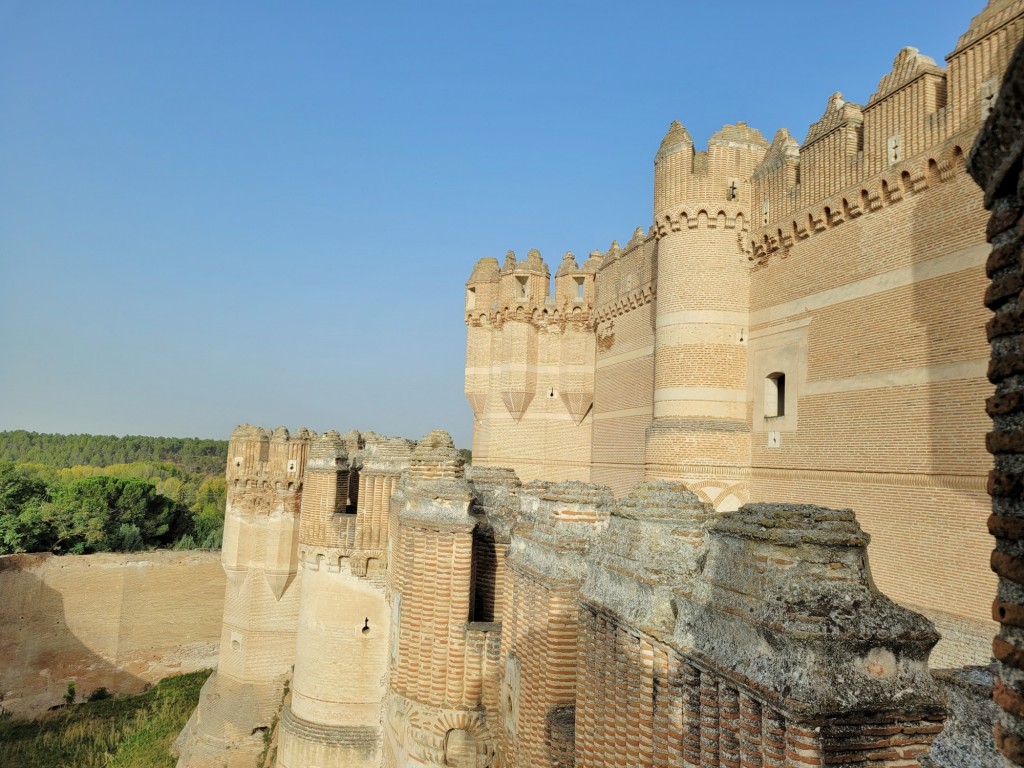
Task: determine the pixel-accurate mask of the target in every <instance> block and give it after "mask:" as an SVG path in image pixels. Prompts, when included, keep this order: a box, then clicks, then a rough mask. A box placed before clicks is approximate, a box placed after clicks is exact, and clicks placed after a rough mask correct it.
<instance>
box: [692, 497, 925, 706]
mask: <svg viewBox="0 0 1024 768" xmlns="http://www.w3.org/2000/svg"><path fill="white" fill-rule="evenodd" d="M707 542H708V543H707V547H708V552H707V561H706V563H705V565H704V569H703V573H702V575H701V578H700V579H699V580H698V581H697V582H696V584H695V587H694V589H693V593H692V595H690V596H688V597H687V596H680V597H679V599H678V601H677V606H678V614H679V615H678V620H677V623H676V630H675V637H674V640H675V645H676V646H677V647H678V648H679V649H680V650H681V651H682V652H684V653H686V654H688V655H691V656H693V657H695V658H696V659H698V660H700V661H703V662H704V663H706V664H707V665H708V667H709V668H712V669H715V670H718V671H719V672H720V674H723V675H726V676H727V677H728V678H730V679H731V680H732V681H733V682H734V683H735V684H738V685H742V686H746V687H749V688H751V689H753V690H755V691H758V692H760V695H761V696H763V697H764V698H765V699H766V702H767V703H771V704H772V705H773V706H775V707H778V708H779V709H780V710H785V711H788V712H791V713H794V714H799V715H800V716H801V717H803V718H812V719H813V718H819V717H829V718H834V717H839V716H845V715H849V714H854V713H880V712H885V711H900V712H912V713H922V712H923V713H928V714H938V713H941V711H942V709H941V706H940V703H939V702H940V698H939V694H938V691H937V688H936V686H935V683H934V681H933V680H932V677H931V675H930V674H929V672H928V667H927V660H928V653H929V652H930V650H931V648H932V646H934V645H935V643H936V642H937V641H938V639H939V636H938V633H937V632H936V631H935V629H934V627H933V626H932V625H931V622H929V621H928V620H927V619H925V618H924V617H922V616H920V615H918V614H914V613H912V612H911V611H908V610H906V609H905V608H902V607H900V606H898V605H896V604H895V603H893V602H892V601H891V600H889V599H888V598H887V597H885V596H884V595H882V594H881V593H880V592H878V590H877V589H876V588H875V587H874V585H873V583H872V582H871V578H870V573H869V569H868V563H867V543H868V536H867V535H866V534H865V533H864V532H863V531H862V530H861V528H860V526H859V525H858V524H857V522H856V519H855V518H854V515H853V512H852V511H851V510H830V509H825V508H822V507H814V506H810V505H788V504H748V505H746V506H744V507H742V508H741V509H740V510H739V511H737V512H734V513H728V514H725V515H723V516H721V517H719V518H717V519H715V520H713V521H712V522H711V524H710V525H709V528H708V539H707Z"/></svg>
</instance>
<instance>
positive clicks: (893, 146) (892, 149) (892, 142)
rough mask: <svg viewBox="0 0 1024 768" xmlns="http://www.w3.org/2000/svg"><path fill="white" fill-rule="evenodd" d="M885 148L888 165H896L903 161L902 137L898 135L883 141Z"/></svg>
mask: <svg viewBox="0 0 1024 768" xmlns="http://www.w3.org/2000/svg"><path fill="white" fill-rule="evenodd" d="M885 148H886V152H887V154H888V159H889V165H892V164H893V163H898V162H899V161H900V160H902V159H903V137H902V136H900V135H899V134H898V133H897V134H895V135H894V136H890V137H889V138H888V139H886V140H885Z"/></svg>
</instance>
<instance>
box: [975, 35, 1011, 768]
mask: <svg viewBox="0 0 1024 768" xmlns="http://www.w3.org/2000/svg"><path fill="white" fill-rule="evenodd" d="M1022 158H1024V48H1018V49H1017V52H1016V53H1015V54H1014V57H1013V60H1012V61H1011V62H1010V67H1009V69H1008V70H1007V73H1006V78H1005V79H1004V83H1003V87H1002V90H1001V92H1000V93H999V98H998V100H997V102H996V107H995V110H994V112H993V114H992V115H991V116H990V118H989V120H988V122H987V123H986V124H985V128H984V129H983V130H982V132H981V134H980V135H979V137H978V141H977V144H976V145H975V147H974V150H973V152H972V153H971V158H970V170H971V174H972V175H973V176H974V178H975V179H976V180H977V182H978V184H979V185H980V186H981V188H982V189H983V190H984V191H985V206H986V207H987V208H988V209H989V210H990V211H991V212H992V216H991V218H990V219H989V224H988V233H987V234H988V239H989V241H990V242H991V243H992V253H991V255H990V256H989V258H988V263H987V265H986V269H987V272H988V276H989V278H990V279H991V281H992V282H991V285H989V288H988V291H987V292H986V294H985V304H986V305H987V306H988V308H989V309H991V310H992V311H993V312H994V313H995V314H994V316H993V317H992V319H991V320H989V323H988V336H989V340H990V341H991V344H992V358H991V362H990V364H989V369H988V376H989V379H990V380H991V382H992V383H993V384H995V385H996V393H995V395H993V396H992V397H991V398H989V400H988V402H987V410H988V413H989V415H990V416H991V417H992V421H993V429H992V431H991V432H990V433H989V434H988V449H989V450H990V451H991V452H992V454H993V455H994V457H995V469H993V470H992V472H991V474H990V475H989V484H988V486H989V493H991V494H992V516H991V517H990V518H989V522H988V526H989V531H990V532H991V533H992V535H993V536H995V537H996V548H995V551H993V552H992V558H991V564H992V570H993V571H995V572H996V573H997V574H998V576H999V588H998V592H997V594H996V600H995V602H994V603H993V605H992V616H993V618H994V619H995V620H996V621H998V622H999V623H1000V625H1001V626H1000V628H999V635H998V636H997V637H996V639H995V641H994V642H993V644H992V652H993V654H994V655H995V657H996V659H997V660H998V665H997V669H996V681H995V689H994V694H993V698H994V699H995V701H996V703H997V704H998V705H999V706H1000V707H1001V708H1002V710H1003V712H1002V714H1001V716H1000V719H999V723H998V724H997V726H996V729H995V739H996V746H997V747H999V749H1000V750H1001V751H1002V752H1003V754H1005V755H1006V756H1007V757H1008V758H1009V759H1010V760H1012V761H1013V762H1014V763H1017V764H1018V765H1024V550H1022V546H1021V542H1022V541H1024V418H1022V417H1024V378H1022V374H1024V345H1022V343H1021V340H1022V336H1021V331H1024V307H1022V304H1021V287H1022V286H1024V268H1022V263H1021V261H1022V260H1021V256H1022V253H1024V172H1022Z"/></svg>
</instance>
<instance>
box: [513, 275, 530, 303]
mask: <svg viewBox="0 0 1024 768" xmlns="http://www.w3.org/2000/svg"><path fill="white" fill-rule="evenodd" d="M528 280H529V278H528V277H527V276H526V275H522V276H520V275H516V283H517V285H516V298H519V299H528V298H530V292H529V287H528V286H527V281H528Z"/></svg>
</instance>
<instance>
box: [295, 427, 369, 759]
mask: <svg viewBox="0 0 1024 768" xmlns="http://www.w3.org/2000/svg"><path fill="white" fill-rule="evenodd" d="M362 443H363V438H362V436H361V435H360V434H359V433H358V432H355V431H350V432H346V433H345V434H344V435H340V434H338V433H337V432H335V431H334V430H331V431H328V432H325V433H324V434H323V435H322V436H321V437H320V438H319V439H318V440H316V441H315V442H314V443H313V445H312V446H311V447H310V451H309V459H308V461H307V463H306V490H305V492H304V493H303V500H302V522H301V526H300V532H299V553H300V556H301V562H302V571H303V575H302V595H301V598H300V603H299V616H298V621H297V624H298V633H297V636H296V641H295V645H296V652H295V672H294V675H293V677H292V694H291V701H290V702H289V703H288V704H287V705H286V706H285V707H284V709H283V710H282V714H281V731H280V742H279V746H278V754H277V766H278V768H304V767H305V766H312V765H345V766H354V767H357V768H358V767H359V766H365V767H366V768H369V767H370V766H374V767H376V766H379V765H380V760H381V729H380V708H381V700H382V698H383V695H384V687H383V684H382V682H381V681H382V678H383V676H384V673H385V661H386V657H387V647H388V613H387V608H386V606H385V602H384V586H383V574H382V573H379V572H376V571H375V574H368V572H367V567H366V562H367V557H366V553H365V552H363V550H362V549H361V547H360V543H359V538H360V537H359V536H358V533H357V532H358V530H359V515H360V513H361V512H363V511H364V510H357V508H356V507H355V506H354V503H355V499H356V497H357V493H356V491H355V490H354V488H355V487H356V483H357V479H356V472H355V461H354V459H355V458H356V454H357V453H358V452H359V451H360V450H361V447H362ZM367 500H368V499H366V498H365V497H360V498H359V503H360V505H362V504H364V503H365V502H366V501H367ZM371 554H372V553H371ZM371 575H375V578H370V576H371Z"/></svg>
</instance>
